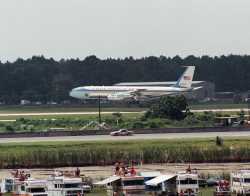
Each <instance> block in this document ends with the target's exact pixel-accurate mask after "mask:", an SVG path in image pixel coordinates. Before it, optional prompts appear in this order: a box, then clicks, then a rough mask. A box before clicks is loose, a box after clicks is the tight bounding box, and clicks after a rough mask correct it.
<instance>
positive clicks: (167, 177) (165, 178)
mask: <svg viewBox="0 0 250 196" xmlns="http://www.w3.org/2000/svg"><path fill="white" fill-rule="evenodd" d="M174 177H176V174H166V175H160V176H157V177H155V178H153V179H152V180H149V181H147V182H146V185H149V186H157V185H158V184H160V183H162V182H165V181H168V180H170V179H172V178H174Z"/></svg>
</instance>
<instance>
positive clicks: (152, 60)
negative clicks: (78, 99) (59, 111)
mask: <svg viewBox="0 0 250 196" xmlns="http://www.w3.org/2000/svg"><path fill="white" fill-rule="evenodd" d="M183 65H195V66H196V73H195V76H194V80H205V81H211V82H214V83H215V86H216V90H217V91H235V92H236V91H238V92H240V91H247V90H249V87H250V56H249V55H244V56H240V55H229V56H219V57H217V56H216V57H209V56H202V57H195V56H188V57H185V58H181V57H179V56H175V57H166V56H160V57H155V56H149V57H144V58H133V57H127V58H123V59H119V58H118V59H114V58H107V59H99V58H98V57H96V56H88V57H86V58H85V59H83V60H80V59H61V60H59V61H56V60H54V59H52V58H45V57H44V56H33V57H32V58H29V59H21V58H19V59H17V60H16V61H14V62H5V63H1V62H0V101H1V102H5V103H7V104H15V103H19V102H20V100H21V99H27V100H30V101H41V102H48V101H52V100H53V101H57V102H61V101H64V100H69V99H70V98H69V95H68V94H69V91H70V90H71V89H72V88H74V87H77V86H84V85H112V84H114V83H118V82H143V81H145V82H146V81H152V82H153V81H168V80H170V81H174V80H177V78H178V77H179V76H180V74H181V73H182V72H183V70H184V68H183Z"/></svg>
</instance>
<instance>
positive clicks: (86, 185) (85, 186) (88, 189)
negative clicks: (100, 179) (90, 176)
mask: <svg viewBox="0 0 250 196" xmlns="http://www.w3.org/2000/svg"><path fill="white" fill-rule="evenodd" d="M82 188H83V192H84V193H90V192H91V191H92V187H91V186H90V185H89V184H87V183H83V184H82Z"/></svg>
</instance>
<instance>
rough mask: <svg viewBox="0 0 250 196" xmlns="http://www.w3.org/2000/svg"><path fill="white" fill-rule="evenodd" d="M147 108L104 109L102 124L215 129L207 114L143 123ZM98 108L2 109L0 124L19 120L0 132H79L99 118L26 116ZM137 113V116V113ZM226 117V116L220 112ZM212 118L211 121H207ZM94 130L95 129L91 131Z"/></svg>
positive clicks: (24, 107) (55, 115) (11, 107)
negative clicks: (53, 130)
mask: <svg viewBox="0 0 250 196" xmlns="http://www.w3.org/2000/svg"><path fill="white" fill-rule="evenodd" d="M241 107H242V108H245V105H244V104H222V105H221V104H211V105H209V104H203V105H191V106H190V108H191V109H192V108H196V109H201V108H206V109H209V108H210V109H213V108H217V109H218V108H221V109H222V108H241ZM145 110H146V108H138V107H135V108H133V107H131V108H112V107H104V108H102V111H103V112H111V113H110V114H104V113H103V114H102V120H103V122H106V123H107V124H109V125H110V126H112V127H113V128H128V129H131V128H164V127H166V128H167V127H206V126H213V124H214V123H213V120H212V118H211V115H210V117H209V116H207V115H204V113H195V117H191V118H190V117H189V118H187V119H184V120H182V121H173V120H168V119H148V120H143V119H142V118H141V117H142V116H143V113H142V111H145ZM97 111H98V109H97V108H93V107H79V106H78V107H71V106H68V107H62V106H8V107H7V106H1V107H0V120H16V122H0V131H1V132H4V131H7V132H8V131H9V132H17V131H22V132H29V131H31V132H32V131H39V132H40V131H46V130H47V129H48V128H55V127H59V128H65V129H68V130H77V129H80V128H82V127H84V126H85V125H87V124H88V123H89V122H90V121H97V120H98V114H82V115H81V114H75V115H71V114H64V115H58V114H53V115H46V114H42V115H39V116H37V115H34V114H29V115H28V116H27V113H55V112H58V113H60V112H97ZM119 111H123V112H135V113H127V114H122V116H121V117H120V118H119V124H117V117H115V116H114V115H112V112H119ZM136 112H138V113H136ZM14 113H18V115H15V116H11V115H7V114H14ZM217 113H219V114H220V115H224V114H223V112H217ZM226 113H227V114H228V115H232V114H237V113H239V112H226ZM208 118H209V119H208ZM89 128H90V129H91V127H89ZM92 128H93V127H92Z"/></svg>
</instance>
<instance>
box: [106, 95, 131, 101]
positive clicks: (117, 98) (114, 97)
mask: <svg viewBox="0 0 250 196" xmlns="http://www.w3.org/2000/svg"><path fill="white" fill-rule="evenodd" d="M107 98H108V100H110V101H122V100H125V99H133V95H131V94H130V93H113V94H110V95H108V97H107Z"/></svg>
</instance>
